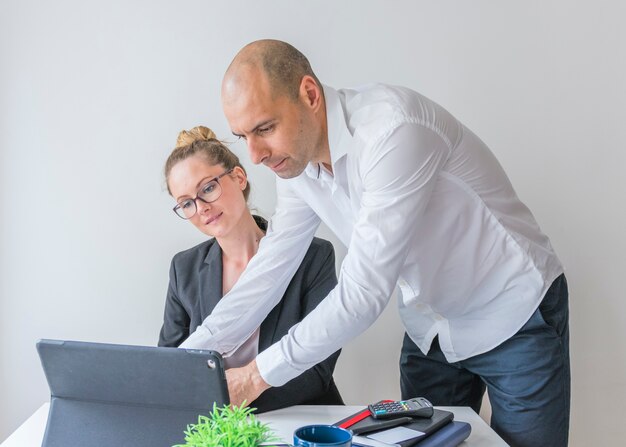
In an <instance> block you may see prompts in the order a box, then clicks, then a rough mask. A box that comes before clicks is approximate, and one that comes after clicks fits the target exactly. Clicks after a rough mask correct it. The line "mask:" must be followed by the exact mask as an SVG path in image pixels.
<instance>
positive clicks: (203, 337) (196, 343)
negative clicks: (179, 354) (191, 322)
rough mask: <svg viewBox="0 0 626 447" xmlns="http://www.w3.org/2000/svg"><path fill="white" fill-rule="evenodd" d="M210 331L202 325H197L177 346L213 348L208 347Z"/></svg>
mask: <svg viewBox="0 0 626 447" xmlns="http://www.w3.org/2000/svg"><path fill="white" fill-rule="evenodd" d="M210 340H211V332H209V330H208V329H207V328H205V327H204V326H198V327H197V328H196V330H195V331H194V332H193V334H191V335H190V336H189V337H187V340H185V341H184V342H182V343H181V344H180V345H179V346H178V347H179V348H184V349H214V348H211V347H210V342H209V341H210Z"/></svg>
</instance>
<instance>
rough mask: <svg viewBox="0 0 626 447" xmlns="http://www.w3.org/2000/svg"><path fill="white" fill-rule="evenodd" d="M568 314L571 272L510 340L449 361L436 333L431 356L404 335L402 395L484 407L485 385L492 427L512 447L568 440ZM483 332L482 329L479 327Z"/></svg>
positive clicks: (552, 444) (557, 446)
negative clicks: (476, 353)
mask: <svg viewBox="0 0 626 447" xmlns="http://www.w3.org/2000/svg"><path fill="white" fill-rule="evenodd" d="M568 320H569V312H568V292H567V281H566V280H565V276H564V275H561V276H559V277H558V278H557V279H556V280H555V281H554V282H553V283H552V285H551V286H550V289H549V290H548V292H547V293H546V295H545V297H544V298H543V300H542V302H541V304H540V305H539V308H538V309H537V310H536V311H535V313H534V314H533V315H532V316H531V317H530V319H529V320H528V322H526V324H525V325H524V326H523V327H522V328H521V329H520V330H519V331H518V332H517V333H516V334H515V335H513V336H512V337H511V338H510V339H508V340H506V341H505V342H503V343H502V344H501V345H499V346H497V347H496V348H494V349H492V350H491V351H489V352H486V353H484V354H480V355H477V356H475V357H471V358H469V359H466V360H463V361H460V362H455V363H448V362H447V361H446V359H445V357H444V355H443V353H442V352H441V349H440V347H439V342H438V340H437V338H435V340H433V344H432V346H431V348H430V351H429V353H428V355H426V356H425V355H424V354H422V352H421V351H420V350H419V348H418V347H417V346H416V345H415V343H413V341H412V340H411V339H410V338H409V337H408V336H407V335H406V334H405V336H404V344H403V346H402V355H401V358H400V386H401V390H402V398H403V399H409V398H411V397H417V396H423V397H426V398H427V399H428V400H430V401H431V402H432V403H433V404H434V405H451V406H456V405H459V406H470V407H472V408H473V409H474V410H475V411H476V412H478V411H479V410H480V404H481V400H482V396H483V394H484V392H485V386H486V387H487V388H488V390H489V401H490V403H491V407H492V416H491V427H492V428H493V429H494V430H495V431H496V432H497V433H498V434H499V435H500V436H501V437H502V438H503V439H504V440H505V441H506V442H507V443H509V444H510V445H512V446H550V447H560V446H567V441H568V431H569V414H570V363H569V323H568ZM477 330H479V329H477Z"/></svg>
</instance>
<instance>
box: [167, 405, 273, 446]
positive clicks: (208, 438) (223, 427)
mask: <svg viewBox="0 0 626 447" xmlns="http://www.w3.org/2000/svg"><path fill="white" fill-rule="evenodd" d="M252 411H254V410H253V409H252V408H247V407H244V406H243V405H242V406H241V407H235V406H232V407H231V406H224V407H221V408H218V407H217V406H216V405H213V411H212V412H211V414H210V415H209V416H202V415H200V416H198V423H197V424H190V425H188V426H187V430H185V444H178V445H175V446H173V447H257V446H258V445H259V444H260V443H262V442H271V441H275V440H277V438H276V437H275V436H274V435H273V434H272V431H271V429H270V428H269V427H268V426H267V424H263V423H262V422H261V421H259V420H258V419H257V418H256V416H254V415H253V414H252Z"/></svg>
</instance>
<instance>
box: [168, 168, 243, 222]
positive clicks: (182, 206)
mask: <svg viewBox="0 0 626 447" xmlns="http://www.w3.org/2000/svg"><path fill="white" fill-rule="evenodd" d="M233 169H234V168H232V169H229V170H228V171H226V172H224V173H223V174H220V175H218V176H217V177H215V178H214V179H212V180H210V181H209V182H207V183H205V184H204V185H203V186H202V187H201V188H200V189H199V190H198V194H196V197H195V198H194V199H185V200H182V201H180V202H178V203H177V204H176V206H175V207H174V208H173V211H174V212H175V213H176V215H177V216H178V217H180V218H181V219H191V218H192V217H193V216H194V215H195V214H196V213H197V212H198V205H197V204H196V200H200V201H202V202H204V203H211V202H215V201H216V200H217V199H219V198H220V196H221V195H222V187H221V186H220V182H219V179H221V178H222V177H224V176H225V175H228V174H230V173H231V172H233Z"/></svg>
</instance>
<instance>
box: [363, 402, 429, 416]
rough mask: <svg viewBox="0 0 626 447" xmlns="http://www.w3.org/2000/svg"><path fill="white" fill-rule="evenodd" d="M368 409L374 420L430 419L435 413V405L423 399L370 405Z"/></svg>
mask: <svg viewBox="0 0 626 447" xmlns="http://www.w3.org/2000/svg"><path fill="white" fill-rule="evenodd" d="M368 408H369V410H370V413H372V417H374V419H394V418H399V417H403V416H410V417H420V418H429V417H432V415H433V413H434V409H433V404H431V403H430V402H429V401H428V400H427V399H425V398H423V397H415V398H413V399H408V400H394V401H382V402H378V403H375V404H371V405H368Z"/></svg>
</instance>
